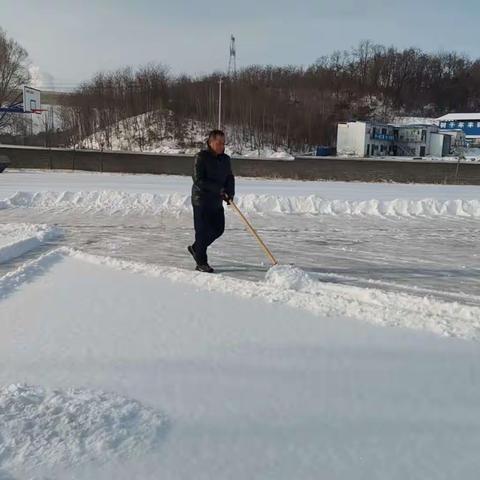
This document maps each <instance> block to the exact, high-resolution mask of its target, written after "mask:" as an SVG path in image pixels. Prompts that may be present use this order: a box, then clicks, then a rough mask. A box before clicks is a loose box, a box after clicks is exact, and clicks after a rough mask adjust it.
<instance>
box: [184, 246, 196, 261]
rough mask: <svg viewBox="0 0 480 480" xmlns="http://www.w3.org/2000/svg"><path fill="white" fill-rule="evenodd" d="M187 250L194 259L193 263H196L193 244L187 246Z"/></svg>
mask: <svg viewBox="0 0 480 480" xmlns="http://www.w3.org/2000/svg"><path fill="white" fill-rule="evenodd" d="M187 250H188V252H189V253H190V255H191V256H192V257H193V259H194V260H195V263H196V264H197V265H198V260H197V257H196V256H195V250H194V249H193V245H189V246H188V247H187Z"/></svg>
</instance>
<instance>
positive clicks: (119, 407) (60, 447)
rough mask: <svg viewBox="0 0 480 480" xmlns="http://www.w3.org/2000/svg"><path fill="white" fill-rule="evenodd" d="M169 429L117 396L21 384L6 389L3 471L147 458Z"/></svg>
mask: <svg viewBox="0 0 480 480" xmlns="http://www.w3.org/2000/svg"><path fill="white" fill-rule="evenodd" d="M167 429H168V422H167V419H166V417H165V416H164V415H163V414H162V413H159V412H157V411H155V410H153V409H151V408H146V407H144V406H143V405H142V404H141V403H139V402H137V401H135V400H131V399H128V398H124V397H121V396H119V395H116V394H113V393H105V392H99V391H91V390H82V389H70V390H51V389H47V388H42V387H39V386H31V385H20V384H12V385H8V386H4V387H3V388H0V468H5V469H8V470H10V469H14V468H15V467H21V468H22V469H24V468H32V467H36V466H49V467H50V466H55V465H73V464H79V463H83V462H87V461H91V460H97V461H101V462H104V461H107V460H109V459H110V458H112V457H118V456H120V455H124V454H127V453H128V454H131V453H132V452H133V453H134V454H135V453H141V452H143V451H145V450H149V449H151V448H153V447H154V446H155V445H156V444H157V443H158V442H159V440H160V439H161V438H162V436H163V435H164V434H165V433H166V430H167Z"/></svg>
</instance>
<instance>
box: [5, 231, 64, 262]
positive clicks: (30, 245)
mask: <svg viewBox="0 0 480 480" xmlns="http://www.w3.org/2000/svg"><path fill="white" fill-rule="evenodd" d="M62 235H63V233H62V230H61V229H60V228H58V227H53V226H49V225H33V224H28V223H7V224H5V225H0V263H6V262H8V261H10V260H12V259H13V258H16V257H20V256H21V255H23V254H24V253H26V252H29V251H30V250H34V249H36V248H38V247H39V246H41V245H42V244H43V243H45V242H48V241H51V240H54V239H56V238H58V237H60V236H62Z"/></svg>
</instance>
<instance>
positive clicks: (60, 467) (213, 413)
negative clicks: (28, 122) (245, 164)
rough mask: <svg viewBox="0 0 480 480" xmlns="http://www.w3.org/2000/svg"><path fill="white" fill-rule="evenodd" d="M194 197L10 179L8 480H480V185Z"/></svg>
mask: <svg viewBox="0 0 480 480" xmlns="http://www.w3.org/2000/svg"><path fill="white" fill-rule="evenodd" d="M190 186H191V179H189V178H182V177H166V176H153V175H120V174H98V173H97V174H93V173H79V172H75V173H72V172H41V171H7V172H6V173H5V174H2V175H0V205H1V207H0V252H2V248H4V247H5V246H6V245H14V246H15V247H14V248H13V250H12V251H16V255H15V258H13V256H12V255H9V256H10V257H11V258H9V256H5V262H4V263H0V333H1V335H0V365H1V368H0V478H2V479H3V478H5V479H8V480H13V479H15V480H16V479H20V478H22V479H23V478H28V479H29V480H45V479H47V478H48V479H52V480H53V479H69V480H71V479H74V480H75V479H78V480H83V479H85V480H86V479H91V478H95V479H99V480H103V479H110V478H116V479H119V480H122V479H132V478H142V479H144V480H149V479H156V478H166V479H169V478H170V479H179V478H198V479H211V478H230V479H232V480H237V479H238V480H240V479H242V480H243V479H245V478H266V479H270V478H272V479H280V480H281V479H291V478H302V479H317V478H320V477H321V478H323V477H325V478H335V479H350V478H359V479H365V480H366V479H369V480H370V479H384V478H389V479H392V480H396V479H404V478H432V479H435V480H437V479H439V480H443V479H445V480H446V479H450V478H462V479H472V480H473V479H475V478H477V476H478V471H479V469H480V460H479V457H478V450H479V447H480V435H479V432H480V421H479V419H480V407H479V402H478V398H479V397H480V386H479V382H477V381H475V379H476V378H478V377H479V375H480V352H479V349H478V342H479V341H480V295H479V292H480V280H479V279H480V257H479V254H478V251H477V250H478V245H479V242H480V223H479V216H478V205H479V202H480V189H479V187H473V186H442V185H395V184H363V183H342V182H300V181H298V182H293V181H274V180H263V179H239V181H238V188H237V189H238V200H239V204H241V206H242V208H243V209H244V210H245V212H246V213H247V214H248V216H249V218H250V220H251V221H252V223H253V225H254V226H255V227H256V228H257V229H258V231H259V233H260V235H261V236H262V238H264V240H265V241H266V243H267V245H268V246H269V247H270V248H271V249H272V251H273V253H274V254H275V256H276V257H278V259H279V260H280V262H281V264H280V265H277V266H275V267H272V268H268V266H267V262H266V259H264V258H263V256H262V255H263V254H262V252H261V250H260V249H259V248H258V246H257V245H256V243H255V242H254V240H253V239H252V238H251V237H250V236H249V235H248V233H247V232H246V231H245V229H244V227H243V225H242V224H241V222H240V221H239V219H238V218H237V217H236V216H235V215H234V212H232V211H230V210H229V209H226V217H227V230H226V233H225V236H224V237H222V238H221V239H220V240H219V241H218V242H216V243H215V245H214V247H213V248H212V250H211V252H210V260H211V263H212V264H213V266H214V267H216V271H217V272H218V273H217V274H214V275H208V274H203V273H199V272H195V271H193V265H192V260H191V258H190V256H189V255H188V253H187V252H186V250H185V247H186V245H188V244H189V243H190V242H191V240H192V218H191V212H190V210H189V208H190V207H189V189H190ZM49 235H52V236H51V237H50V236H49ZM25 238H31V239H35V238H36V239H37V240H35V241H36V242H37V243H35V244H31V245H30V247H32V248H31V249H30V250H29V251H26V250H25V252H24V253H22V252H21V249H20V247H19V245H21V242H22V241H23V239H25ZM17 254H18V256H17Z"/></svg>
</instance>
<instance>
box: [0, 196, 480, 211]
mask: <svg viewBox="0 0 480 480" xmlns="http://www.w3.org/2000/svg"><path fill="white" fill-rule="evenodd" d="M237 204H238V206H239V207H240V208H242V209H243V210H245V211H246V212H250V213H260V214H262V213H285V214H311V215H359V216H368V215H373V216H385V217H441V216H454V217H468V218H480V199H470V200H462V199H444V200H439V199H434V198H425V199H421V200H409V199H398V198H397V199H393V200H377V199H371V200H334V199H324V198H322V197H320V196H318V195H308V196H285V195H258V194H253V193H252V194H246V195H239V196H238V197H237ZM17 207H26V208H32V207H34V208H42V209H56V210H69V209H80V210H81V211H84V212H105V213H118V214H125V215H126V214H130V213H135V214H143V213H159V212H162V211H165V210H175V211H182V210H184V211H187V210H189V209H190V196H189V195H185V194H182V193H168V194H154V193H131V192H123V191H110V190H104V191H77V192H72V191H65V192H54V191H42V192H26V191H23V192H22V191H20V192H16V193H14V194H13V195H11V196H10V197H8V198H6V199H4V200H1V201H0V210H1V209H6V208H17Z"/></svg>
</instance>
